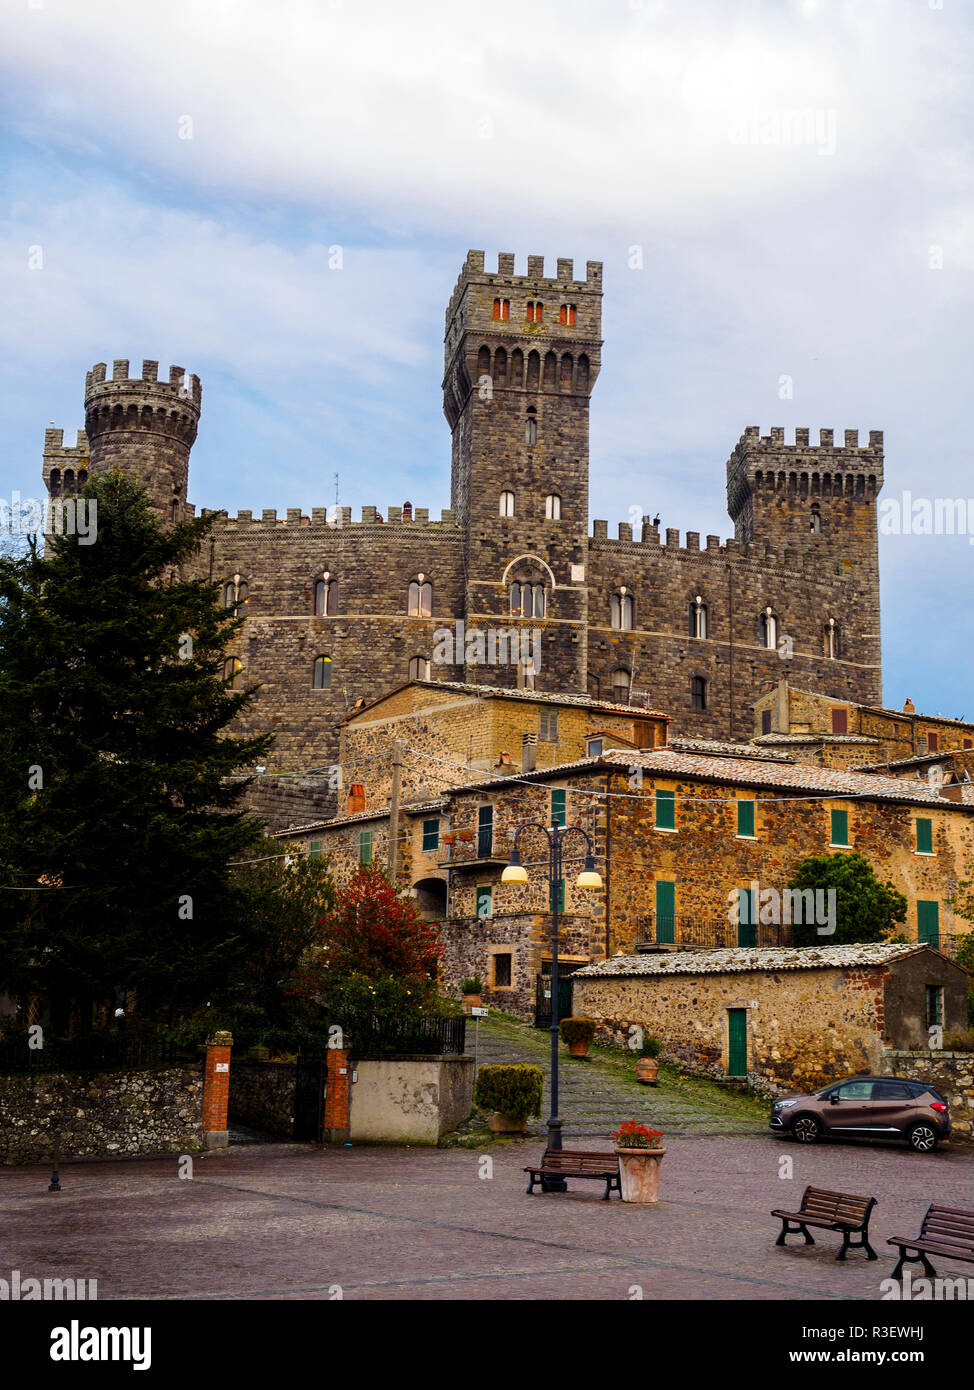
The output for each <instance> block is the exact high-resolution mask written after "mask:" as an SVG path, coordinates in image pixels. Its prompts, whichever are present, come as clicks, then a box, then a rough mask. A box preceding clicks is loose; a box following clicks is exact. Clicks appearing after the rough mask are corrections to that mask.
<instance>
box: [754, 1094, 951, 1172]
mask: <svg viewBox="0 0 974 1390" xmlns="http://www.w3.org/2000/svg"><path fill="white" fill-rule="evenodd" d="M769 1124H770V1126H771V1128H772V1129H773V1130H777V1131H778V1132H779V1133H785V1134H791V1135H793V1136H794V1138H795V1139H798V1140H799V1141H800V1142H801V1143H803V1144H814V1142H815V1140H816V1139H820V1138H821V1137H822V1135H842V1136H845V1137H846V1138H849V1139H906V1140H908V1141H909V1145H910V1148H911V1149H913V1150H914V1152H916V1153H921V1154H926V1153H931V1152H932V1151H933V1150H934V1149H935V1148H936V1147H937V1144H938V1143H939V1142H940V1140H941V1139H946V1138H948V1136H949V1135H950V1111H949V1109H948V1106H947V1101H946V1100H945V1099H944V1097H943V1096H942V1095H941V1094H940V1092H939V1091H937V1090H935V1089H934V1088H933V1086H927V1085H926V1084H925V1083H924V1082H922V1081H903V1080H901V1079H900V1078H899V1077H897V1076H850V1077H848V1078H847V1079H846V1080H845V1081H834V1082H833V1083H832V1085H831V1086H826V1088H825V1090H824V1091H817V1092H816V1093H815V1094H814V1095H810V1096H789V1097H788V1098H787V1099H786V1100H776V1101H775V1102H774V1104H773V1105H772V1107H771V1119H770V1121H769Z"/></svg>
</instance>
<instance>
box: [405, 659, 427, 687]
mask: <svg viewBox="0 0 974 1390" xmlns="http://www.w3.org/2000/svg"><path fill="white" fill-rule="evenodd" d="M429 678H430V664H429V661H428V660H427V659H426V657H425V656H411V657H410V658H409V679H410V680H411V681H428V680H429Z"/></svg>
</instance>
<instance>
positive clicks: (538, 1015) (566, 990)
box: [534, 970, 572, 1028]
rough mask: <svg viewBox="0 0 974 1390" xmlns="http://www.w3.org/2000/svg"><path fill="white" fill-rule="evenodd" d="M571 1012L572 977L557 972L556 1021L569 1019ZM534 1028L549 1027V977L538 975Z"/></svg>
mask: <svg viewBox="0 0 974 1390" xmlns="http://www.w3.org/2000/svg"><path fill="white" fill-rule="evenodd" d="M571 1012H572V977H571V976H570V975H563V974H562V973H561V971H560V970H559V972H558V1019H559V1021H560V1020H561V1019H563V1018H570V1017H571ZM534 1026H535V1028H550V1027H551V976H550V975H544V974H541V975H538V976H537V977H536V984H535V996H534Z"/></svg>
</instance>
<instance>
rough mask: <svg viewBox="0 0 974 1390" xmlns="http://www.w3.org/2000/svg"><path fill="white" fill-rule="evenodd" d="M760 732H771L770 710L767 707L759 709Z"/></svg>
mask: <svg viewBox="0 0 974 1390" xmlns="http://www.w3.org/2000/svg"><path fill="white" fill-rule="evenodd" d="M761 732H762V734H770V732H771V711H770V710H769V709H763V710H762V711H761Z"/></svg>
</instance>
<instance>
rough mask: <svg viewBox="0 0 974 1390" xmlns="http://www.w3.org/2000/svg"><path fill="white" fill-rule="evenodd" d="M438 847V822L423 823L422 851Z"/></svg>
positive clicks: (427, 821) (428, 821)
mask: <svg viewBox="0 0 974 1390" xmlns="http://www.w3.org/2000/svg"><path fill="white" fill-rule="evenodd" d="M439 847H440V822H439V821H438V820H424V821H423V849H424V850H427V851H430V850H434V849H439Z"/></svg>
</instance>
